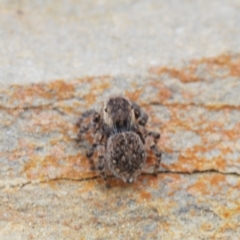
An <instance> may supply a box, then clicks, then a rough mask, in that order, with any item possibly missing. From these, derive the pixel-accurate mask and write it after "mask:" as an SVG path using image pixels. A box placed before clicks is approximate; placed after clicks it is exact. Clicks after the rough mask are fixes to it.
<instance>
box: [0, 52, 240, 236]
mask: <svg viewBox="0 0 240 240" xmlns="http://www.w3.org/2000/svg"><path fill="white" fill-rule="evenodd" d="M119 92H121V93H122V94H123V95H125V96H128V97H129V98H130V99H131V100H133V101H136V102H137V103H139V104H140V105H141V106H142V107H143V108H144V109H146V111H147V113H148V114H149V116H150V119H149V124H148V127H149V128H150V129H154V130H157V131H160V132H161V136H162V137H161V140H160V142H159V147H160V148H161V149H162V152H163V160H162V163H161V166H160V168H159V174H158V176H157V177H153V176H152V175H151V174H150V173H151V171H152V169H153V168H152V164H151V163H152V162H153V161H154V158H153V156H152V155H151V154H150V153H149V155H148V164H147V165H146V168H145V171H144V174H142V175H141V176H140V177H139V178H138V180H137V181H136V182H135V183H134V184H130V185H128V184H124V183H122V182H120V181H118V180H116V179H114V178H112V179H111V180H110V182H111V185H112V187H111V188H110V189H106V187H105V185H104V183H103V181H102V180H101V179H100V178H99V176H98V174H97V173H96V172H91V171H90V170H89V164H88V162H87V159H86V157H85V156H84V154H85V151H86V146H87V145H88V144H89V142H91V138H90V136H89V138H88V139H87V141H86V142H83V143H82V144H81V146H78V144H77V143H76V142H75V138H76V133H77V129H76V127H75V122H76V121H77V118H78V116H79V115H80V114H81V112H82V111H84V110H86V109H89V108H92V107H97V106H99V104H100V102H101V101H102V100H103V99H105V98H107V97H108V96H109V95H112V94H117V93H119ZM239 92H240V55H237V54H235V55H226V54H225V55H220V56H216V57H214V58H203V59H198V60H194V61H191V62H189V63H187V64H185V66H184V67H182V68H173V67H161V66H160V67H152V68H151V69H150V70H149V74H148V75H147V76H135V77H132V78H131V77H129V76H125V77H123V76H122V77H111V76H104V77H92V78H90V77H89V78H81V79H77V80H74V81H71V82H66V81H60V80H59V81H54V82H50V83H39V84H32V85H25V86H22V85H12V86H9V87H5V88H2V89H1V90H0V119H1V121H0V129H1V131H0V141H1V142H0V162H1V169H0V188H1V189H0V199H1V204H0V238H1V239H238V238H239V236H240V200H239V199H240V191H239V188H240V137H239V136H240V123H239V119H240V97H239Z"/></svg>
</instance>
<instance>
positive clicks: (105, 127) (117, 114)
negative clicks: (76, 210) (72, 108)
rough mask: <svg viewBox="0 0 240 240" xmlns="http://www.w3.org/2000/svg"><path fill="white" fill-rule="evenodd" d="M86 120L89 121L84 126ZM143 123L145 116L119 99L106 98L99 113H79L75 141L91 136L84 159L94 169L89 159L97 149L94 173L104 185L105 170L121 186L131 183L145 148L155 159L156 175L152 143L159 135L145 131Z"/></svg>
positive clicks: (140, 168) (155, 148) (143, 161)
mask: <svg viewBox="0 0 240 240" xmlns="http://www.w3.org/2000/svg"><path fill="white" fill-rule="evenodd" d="M87 118H90V119H91V122H90V123H88V124H84V121H85V120H86V119H87ZM147 120H148V116H147V114H146V113H145V112H143V111H142V110H141V108H140V107H139V106H138V105H137V104H136V103H133V102H131V101H129V100H128V99H127V98H125V97H119V96H118V97H111V98H109V99H108V100H107V101H106V102H105V103H104V104H103V106H102V108H101V111H100V112H97V111H95V110H89V111H86V112H84V113H83V114H82V116H81V117H80V119H79V120H78V122H77V126H78V127H79V133H78V140H79V141H80V140H82V135H83V134H84V133H86V132H87V131H92V132H93V133H94V141H93V144H92V146H91V147H90V148H89V150H88V151H87V154H86V156H87V158H88V160H89V163H90V166H91V169H92V170H94V169H95V164H94V161H93V159H92V156H93V153H94V151H95V150H96V149H97V153H98V170H99V171H100V174H101V177H102V178H103V179H104V180H105V182H106V180H107V172H108V171H110V172H111V173H112V174H113V175H114V176H115V177H117V178H120V179H122V180H123V181H124V182H125V183H126V182H127V183H131V182H133V181H135V180H136V178H137V176H138V175H139V174H140V173H141V171H142V169H143V166H144V163H145V160H146V151H145V147H146V146H149V147H150V149H151V150H152V151H153V153H154V154H155V156H156V163H155V168H154V174H155V175H156V174H157V171H158V168H159V165H160V162H161V152H160V151H159V150H158V148H157V145H156V144H157V142H158V140H159V138H160V134H159V133H156V132H150V131H148V130H147V129H146V128H145V125H146V123H147ZM106 183H107V182H106Z"/></svg>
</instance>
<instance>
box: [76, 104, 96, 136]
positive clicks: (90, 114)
mask: <svg viewBox="0 0 240 240" xmlns="http://www.w3.org/2000/svg"><path fill="white" fill-rule="evenodd" d="M90 117H91V121H90V123H87V124H85V123H84V121H85V119H87V118H90ZM99 119H100V116H99V114H98V113H97V112H96V111H95V110H93V109H92V110H88V111H86V112H83V113H82V116H81V117H80V118H79V119H78V121H77V123H76V126H77V127H78V128H79V132H78V135H77V139H78V140H79V141H81V140H82V135H83V134H84V133H86V132H87V131H89V129H91V128H94V129H95V128H96V125H97V123H98V122H99Z"/></svg>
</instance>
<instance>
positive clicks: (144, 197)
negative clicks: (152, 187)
mask: <svg viewBox="0 0 240 240" xmlns="http://www.w3.org/2000/svg"><path fill="white" fill-rule="evenodd" d="M140 198H141V200H150V199H151V198H152V194H151V193H149V192H147V191H143V190H142V191H141V192H140Z"/></svg>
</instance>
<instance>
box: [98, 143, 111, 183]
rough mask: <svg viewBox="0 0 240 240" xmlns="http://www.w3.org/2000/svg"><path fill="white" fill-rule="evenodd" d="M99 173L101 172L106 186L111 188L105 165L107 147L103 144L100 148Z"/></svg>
mask: <svg viewBox="0 0 240 240" xmlns="http://www.w3.org/2000/svg"><path fill="white" fill-rule="evenodd" d="M98 171H99V172H100V176H101V177H102V179H103V180H104V182H105V184H106V186H107V187H110V185H109V183H108V181H107V172H106V164H105V145H104V144H103V143H102V144H101V145H99V146H98Z"/></svg>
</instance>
